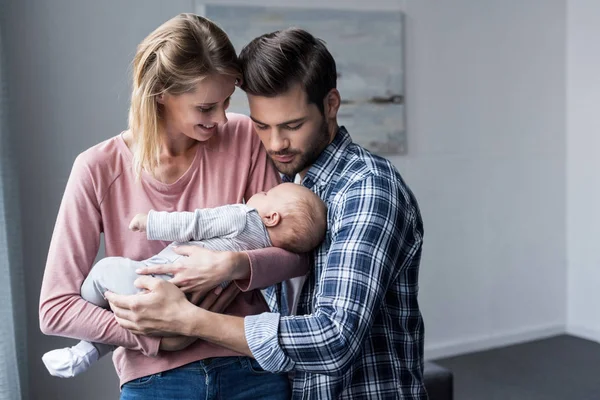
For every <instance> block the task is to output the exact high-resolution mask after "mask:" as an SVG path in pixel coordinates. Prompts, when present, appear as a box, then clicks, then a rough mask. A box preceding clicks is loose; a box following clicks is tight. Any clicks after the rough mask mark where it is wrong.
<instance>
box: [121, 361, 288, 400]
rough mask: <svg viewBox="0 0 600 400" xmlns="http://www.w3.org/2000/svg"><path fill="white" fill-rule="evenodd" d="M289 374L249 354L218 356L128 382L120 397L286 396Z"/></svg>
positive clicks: (231, 399)
mask: <svg viewBox="0 0 600 400" xmlns="http://www.w3.org/2000/svg"><path fill="white" fill-rule="evenodd" d="M290 398H291V390H290V385H289V381H288V378H287V374H272V373H270V372H266V371H264V370H263V369H262V368H261V367H260V366H259V365H258V362H256V360H254V359H252V358H249V357H215V358H209V359H206V360H202V361H195V362H193V363H190V364H186V365H183V366H181V367H179V368H175V369H172V370H169V371H164V372H159V373H158V374H153V375H148V376H145V377H142V378H138V379H134V380H132V381H129V382H127V383H125V384H124V385H123V386H122V387H121V400H151V399H152V400H154V399H156V400H159V399H160V400H163V399H164V400H168V399H178V400H209V399H227V400H241V399H252V400H259V399H261V400H262V399H265V400H279V399H281V400H284V399H285V400H287V399H290Z"/></svg>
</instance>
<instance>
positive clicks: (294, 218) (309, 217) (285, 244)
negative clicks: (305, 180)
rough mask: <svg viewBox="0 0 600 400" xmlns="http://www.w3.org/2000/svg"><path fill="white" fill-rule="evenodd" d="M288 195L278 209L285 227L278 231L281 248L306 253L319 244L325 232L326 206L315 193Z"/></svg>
mask: <svg viewBox="0 0 600 400" xmlns="http://www.w3.org/2000/svg"><path fill="white" fill-rule="evenodd" d="M306 192H307V194H306V196H289V198H288V201H286V203H285V204H284V205H283V207H282V209H281V210H279V212H280V213H281V217H282V224H285V229H282V230H281V231H279V232H278V239H279V240H278V241H279V242H281V248H283V249H286V250H288V251H291V252H294V253H306V252H309V251H311V250H313V249H315V248H316V247H317V246H319V245H320V244H321V242H322V241H323V239H324V238H325V234H326V232H327V206H326V205H325V203H324V202H323V200H321V199H320V198H319V196H317V195H316V194H315V193H313V192H311V191H310V190H309V189H306Z"/></svg>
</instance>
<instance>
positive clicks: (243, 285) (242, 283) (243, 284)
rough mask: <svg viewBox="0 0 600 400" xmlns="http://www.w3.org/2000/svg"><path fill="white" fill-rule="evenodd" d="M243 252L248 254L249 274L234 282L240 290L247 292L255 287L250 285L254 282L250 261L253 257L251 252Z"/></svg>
mask: <svg viewBox="0 0 600 400" xmlns="http://www.w3.org/2000/svg"><path fill="white" fill-rule="evenodd" d="M243 253H245V254H246V255H247V256H248V268H249V269H250V276H249V277H248V279H237V280H235V281H234V282H235V285H236V286H237V287H238V289H240V290H241V291H242V292H248V291H250V290H254V289H255V288H254V287H252V284H253V283H254V281H253V280H252V277H253V276H254V269H253V266H254V264H253V263H252V261H253V258H254V257H253V255H252V254H251V253H248V252H247V251H244V252H243Z"/></svg>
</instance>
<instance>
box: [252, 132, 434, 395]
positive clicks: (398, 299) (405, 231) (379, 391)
mask: <svg viewBox="0 0 600 400" xmlns="http://www.w3.org/2000/svg"><path fill="white" fill-rule="evenodd" d="M284 180H287V181H289V180H290V179H289V177H286V179H284ZM302 184H303V185H304V186H306V187H307V188H309V189H311V190H313V191H314V192H315V193H316V194H317V195H319V196H320V197H321V198H322V199H323V200H324V201H325V202H326V204H327V206H328V216H327V222H328V228H327V235H326V238H325V240H324V242H323V244H322V245H321V246H320V248H319V249H317V250H316V253H315V265H314V269H313V270H312V271H311V273H310V274H309V275H308V277H307V280H306V282H305V284H304V287H303V289H302V292H301V295H300V300H299V303H298V310H297V315H296V316H286V312H285V309H286V307H285V304H281V298H282V296H281V285H279V286H275V287H271V288H268V289H267V290H265V291H264V293H265V297H266V299H267V302H268V303H269V306H270V307H271V310H273V311H274V312H271V313H263V314H260V315H253V316H247V317H246V318H245V333H246V338H247V341H248V345H249V347H250V349H251V351H252V354H253V355H254V356H255V358H256V360H257V361H258V362H259V364H260V365H261V366H262V367H263V368H264V369H265V370H267V371H271V372H284V371H292V373H291V376H292V390H293V396H292V397H293V398H294V399H427V395H426V392H425V389H424V386H423V332H424V330H423V329H424V328H423V320H422V318H421V313H420V312H419V306H418V303H417V293H418V283H417V281H418V272H419V262H420V259H421V245H422V241H423V224H422V221H421V216H420V213H419V208H418V205H417V202H416V200H415V198H414V196H413V194H412V193H411V191H410V190H409V189H408V187H407V186H406V184H405V183H404V182H403V180H402V178H401V177H400V174H399V173H398V171H397V170H396V169H395V168H394V166H393V165H392V164H391V163H390V162H389V161H387V160H385V159H383V158H381V157H377V156H375V155H372V154H370V153H369V152H368V151H366V150H365V149H363V148H362V147H360V146H358V145H357V144H355V143H352V140H351V138H350V135H349V134H348V132H347V131H346V130H345V129H344V128H343V127H341V128H340V129H339V131H338V132H337V134H336V137H335V139H334V140H333V142H332V143H331V144H330V145H329V146H328V147H327V148H326V149H325V150H324V151H323V153H322V154H321V155H320V156H319V158H318V160H317V161H316V162H315V163H314V164H313V166H312V167H311V168H310V170H309V171H308V173H307V175H306V176H305V178H304V179H303V181H302ZM282 307H283V310H282ZM278 311H279V312H278Z"/></svg>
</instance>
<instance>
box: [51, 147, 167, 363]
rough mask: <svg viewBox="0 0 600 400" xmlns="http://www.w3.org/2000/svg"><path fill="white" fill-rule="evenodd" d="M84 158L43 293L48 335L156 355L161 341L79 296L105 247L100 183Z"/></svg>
mask: <svg viewBox="0 0 600 400" xmlns="http://www.w3.org/2000/svg"><path fill="white" fill-rule="evenodd" d="M85 154H86V153H83V154H82V155H80V156H79V157H77V159H76V160H75V163H74V165H73V169H72V171H71V175H70V177H69V181H68V183H67V187H66V189H65V192H64V195H63V199H62V202H61V205H60V209H59V212H58V217H57V220H56V225H55V227H54V233H53V235H52V240H51V243H50V250H49V252H48V260H47V263H46V269H45V271H44V278H43V281H42V289H41V294H40V304H39V317H40V329H41V330H42V332H43V333H44V334H47V335H57V336H66V337H72V338H77V339H82V340H87V341H92V342H100V343H108V344H113V345H117V346H123V347H126V348H129V349H132V350H138V351H141V352H142V353H143V354H145V355H149V356H155V355H156V354H157V352H158V348H159V345H160V339H159V338H152V337H145V336H137V335H134V334H132V333H131V332H129V331H128V330H126V329H124V328H121V327H120V326H119V325H118V324H117V322H116V320H115V318H114V316H113V314H112V313H111V312H110V311H107V310H105V309H102V308H100V307H97V306H95V305H93V304H91V303H88V302H87V301H85V300H83V299H82V298H81V296H80V288H81V284H82V283H83V280H84V279H85V277H86V276H87V274H88V273H89V271H90V269H91V267H92V264H93V262H94V259H95V257H96V254H97V253H98V247H99V243H100V233H101V231H102V218H101V215H100V206H99V201H98V199H99V196H98V195H97V193H96V192H95V189H94V188H95V187H97V185H96V183H97V182H94V181H93V179H92V176H91V174H90V169H89V166H88V164H87V163H86V159H85Z"/></svg>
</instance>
